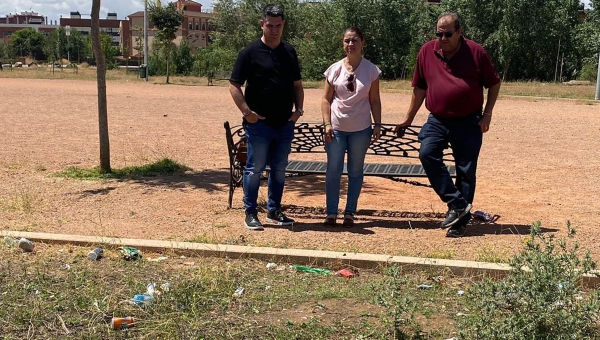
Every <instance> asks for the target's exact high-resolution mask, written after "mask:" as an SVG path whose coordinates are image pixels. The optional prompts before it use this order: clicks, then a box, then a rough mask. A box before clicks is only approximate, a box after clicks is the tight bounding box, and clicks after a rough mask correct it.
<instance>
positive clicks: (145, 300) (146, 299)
mask: <svg viewBox="0 0 600 340" xmlns="http://www.w3.org/2000/svg"><path fill="white" fill-rule="evenodd" d="M130 302H131V304H132V305H138V306H140V307H147V306H150V305H151V304H152V302H154V296H152V295H150V294H135V295H134V296H133V299H131V301H130Z"/></svg>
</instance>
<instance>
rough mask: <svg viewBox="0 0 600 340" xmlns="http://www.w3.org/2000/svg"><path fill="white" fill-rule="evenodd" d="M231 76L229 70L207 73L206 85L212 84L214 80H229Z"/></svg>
mask: <svg viewBox="0 0 600 340" xmlns="http://www.w3.org/2000/svg"><path fill="white" fill-rule="evenodd" d="M229 78H231V71H217V72H212V73H210V74H209V75H208V86H212V85H214V84H213V81H215V80H229Z"/></svg>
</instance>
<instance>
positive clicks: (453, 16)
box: [437, 12, 460, 31]
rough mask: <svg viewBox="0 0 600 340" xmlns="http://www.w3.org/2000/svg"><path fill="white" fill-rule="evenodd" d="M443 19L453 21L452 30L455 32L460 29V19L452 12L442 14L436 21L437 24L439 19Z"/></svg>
mask: <svg viewBox="0 0 600 340" xmlns="http://www.w3.org/2000/svg"><path fill="white" fill-rule="evenodd" d="M444 17H450V18H451V19H452V21H454V30H455V31H458V30H459V29H460V17H459V16H458V14H456V13H454V12H444V13H442V14H440V16H439V17H438V20H437V21H438V22H439V21H440V19H442V18H444Z"/></svg>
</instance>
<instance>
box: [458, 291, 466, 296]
mask: <svg viewBox="0 0 600 340" xmlns="http://www.w3.org/2000/svg"><path fill="white" fill-rule="evenodd" d="M456 293H457V294H458V296H463V295H465V291H464V290H459V291H458V292H456Z"/></svg>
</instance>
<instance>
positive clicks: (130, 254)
mask: <svg viewBox="0 0 600 340" xmlns="http://www.w3.org/2000/svg"><path fill="white" fill-rule="evenodd" d="M118 249H119V251H120V252H121V254H123V258H124V259H125V260H127V261H129V260H139V259H141V258H142V253H141V252H140V251H139V250H137V249H135V248H134V247H119V248H118Z"/></svg>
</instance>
